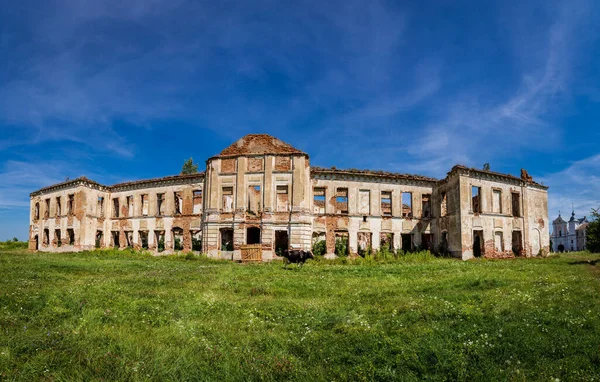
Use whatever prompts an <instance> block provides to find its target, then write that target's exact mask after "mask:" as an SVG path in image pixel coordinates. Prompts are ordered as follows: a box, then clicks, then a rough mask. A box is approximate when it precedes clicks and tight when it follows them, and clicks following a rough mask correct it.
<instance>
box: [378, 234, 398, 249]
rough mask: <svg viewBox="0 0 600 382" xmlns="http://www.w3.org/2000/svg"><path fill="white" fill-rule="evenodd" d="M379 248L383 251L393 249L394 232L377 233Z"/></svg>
mask: <svg viewBox="0 0 600 382" xmlns="http://www.w3.org/2000/svg"><path fill="white" fill-rule="evenodd" d="M379 248H380V249H381V250H383V251H393V250H394V234H393V233H390V232H382V233H380V234H379Z"/></svg>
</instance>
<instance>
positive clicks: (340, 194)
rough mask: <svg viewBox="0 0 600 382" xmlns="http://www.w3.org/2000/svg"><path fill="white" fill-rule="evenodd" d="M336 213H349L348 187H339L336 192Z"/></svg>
mask: <svg viewBox="0 0 600 382" xmlns="http://www.w3.org/2000/svg"><path fill="white" fill-rule="evenodd" d="M335 213H336V214H344V215H345V214H348V189H347V188H338V189H337V191H336V194H335Z"/></svg>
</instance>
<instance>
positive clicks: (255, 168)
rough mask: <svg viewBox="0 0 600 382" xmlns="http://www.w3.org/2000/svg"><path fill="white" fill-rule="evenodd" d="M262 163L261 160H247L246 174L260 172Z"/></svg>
mask: <svg viewBox="0 0 600 382" xmlns="http://www.w3.org/2000/svg"><path fill="white" fill-rule="evenodd" d="M263 162H264V161H263V158H248V172H260V171H262V170H263Z"/></svg>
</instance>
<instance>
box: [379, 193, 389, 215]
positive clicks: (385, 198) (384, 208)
mask: <svg viewBox="0 0 600 382" xmlns="http://www.w3.org/2000/svg"><path fill="white" fill-rule="evenodd" d="M381 215H382V216H392V193H391V192H390V191H381Z"/></svg>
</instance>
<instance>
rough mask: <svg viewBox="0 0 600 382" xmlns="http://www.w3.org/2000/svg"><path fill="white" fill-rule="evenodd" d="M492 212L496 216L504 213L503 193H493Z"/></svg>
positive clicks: (497, 191) (496, 191) (495, 191)
mask: <svg viewBox="0 0 600 382" xmlns="http://www.w3.org/2000/svg"><path fill="white" fill-rule="evenodd" d="M492 212H493V213H495V214H501V213H502V191H501V190H494V191H493V192H492Z"/></svg>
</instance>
